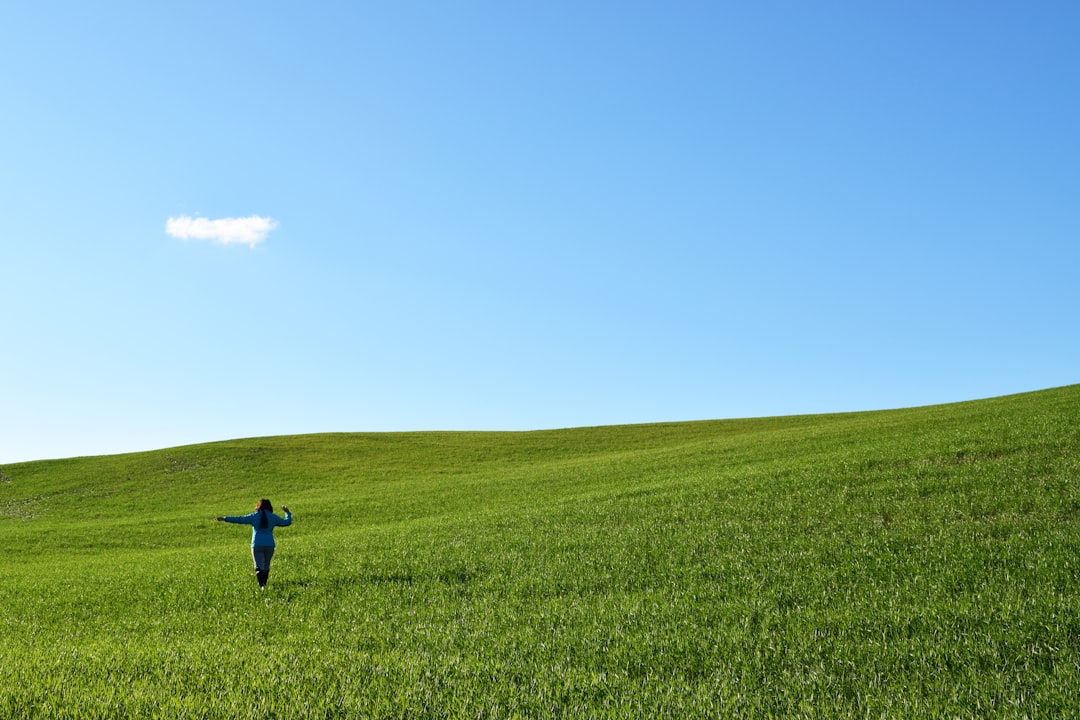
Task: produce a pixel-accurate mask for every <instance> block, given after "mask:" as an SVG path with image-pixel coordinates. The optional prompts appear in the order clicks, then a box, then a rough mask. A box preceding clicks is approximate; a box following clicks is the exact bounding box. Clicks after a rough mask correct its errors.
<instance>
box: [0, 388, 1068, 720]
mask: <svg viewBox="0 0 1080 720" xmlns="http://www.w3.org/2000/svg"><path fill="white" fill-rule="evenodd" d="M1078 420H1080V386H1072V387H1067V388H1059V389H1054V390H1047V391H1042V392H1036V393H1030V394H1024V395H1017V396H1010V397H1004V398H996V399H990V400H982V401H977V402H969V403H960V404H954V405H945V406H936V407H927V408H914V409H905V410H892V411H883V412H868V413H852V414H839V415H819V416H801V417H781V418H764V419H754V420H730V421H714V422H691V423H672V424H657V425H634V426H620V427H598V428H580V429H571V430H558V431H538V432H527V433H483V432H431V433H391V434H329V435H309V436H295V437H275V438H257V439H250V440H236V441H229V442H220V443H211V444H206V445H198V446H190V447H181V448H172V449H167V450H159V451H155V452H147V453H136V454H128V455H118V456H108V457H89V458H76V459H70V460H56V461H45V462H33V463H21V464H14V465H7V466H3V467H0V473H2V475H0V558H2V559H0V628H3V636H2V646H0V678H3V681H2V682H0V717H12V718H14V717H35V718H69V717H70V718H117V717H176V718H226V717H228V718H246V717H251V718H255V717H260V718H261V717H290V718H316V717H318V718H326V717H377V718H465V717H470V718H511V717H653V718H657V717H770V716H772V717H860V718H863V717H875V718H876V717H976V716H977V717H1023V716H1028V717H1063V716H1067V715H1070V714H1072V713H1073V712H1075V709H1076V708H1077V707H1080V676H1078V672H1080V614H1078V611H1080V478H1078V475H1080V472H1078V470H1080V460H1078V456H1077V450H1078V449H1080V423H1078ZM260 497H269V498H270V499H272V500H273V501H274V503H275V506H280V505H281V504H283V503H284V504H288V505H289V506H290V507H291V509H292V510H293V512H294V514H295V523H294V525H293V526H292V527H289V528H283V529H279V530H278V531H277V533H276V535H277V538H278V554H277V556H276V557H275V560H274V568H273V574H272V575H271V578H270V585H269V587H268V589H267V591H266V592H265V593H261V594H260V593H259V592H258V591H257V586H256V584H255V580H254V577H253V575H252V573H251V571H250V566H251V561H250V558H249V556H248V554H247V547H246V546H247V544H248V542H249V537H250V531H249V530H248V529H247V528H245V527H243V526H237V525H226V524H222V523H216V522H214V521H213V518H214V517H215V516H216V515H222V514H243V513H246V512H249V511H250V510H251V508H252V507H253V505H254V503H255V501H256V500H257V499H258V498H260Z"/></svg>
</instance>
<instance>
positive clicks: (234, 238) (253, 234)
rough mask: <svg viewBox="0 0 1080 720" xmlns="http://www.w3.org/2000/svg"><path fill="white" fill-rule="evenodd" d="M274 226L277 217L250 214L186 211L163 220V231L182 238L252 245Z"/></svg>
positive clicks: (264, 236)
mask: <svg viewBox="0 0 1080 720" xmlns="http://www.w3.org/2000/svg"><path fill="white" fill-rule="evenodd" d="M276 227H277V220H275V219H273V218H268V217H260V216H258V215H251V216H249V217H243V218H220V219H218V220H208V219H207V218H193V217H188V216H187V215H181V216H180V217H171V218H169V219H168V220H166V221H165V232H167V233H168V234H169V235H172V236H173V237H174V238H180V239H181V240H187V239H195V240H213V241H214V242H219V243H222V244H224V245H232V244H240V245H247V246H248V247H255V246H256V245H258V244H259V243H261V242H262V241H263V240H265V239H266V236H267V234H268V233H269V232H270V231H271V230H273V229H274V228H276Z"/></svg>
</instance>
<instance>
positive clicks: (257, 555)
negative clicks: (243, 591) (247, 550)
mask: <svg viewBox="0 0 1080 720" xmlns="http://www.w3.org/2000/svg"><path fill="white" fill-rule="evenodd" d="M273 557H274V548H273V547H254V546H253V547H252V548H251V559H252V560H254V561H255V577H256V579H257V580H258V581H259V586H260V587H266V580H267V578H269V577H270V560H271V559H272V558H273Z"/></svg>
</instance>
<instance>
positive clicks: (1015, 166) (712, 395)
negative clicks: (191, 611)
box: [0, 0, 1080, 463]
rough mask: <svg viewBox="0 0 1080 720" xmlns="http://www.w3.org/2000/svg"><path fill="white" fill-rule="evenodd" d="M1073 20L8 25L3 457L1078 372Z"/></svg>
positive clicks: (169, 8) (884, 404) (270, 17)
mask: <svg viewBox="0 0 1080 720" xmlns="http://www.w3.org/2000/svg"><path fill="white" fill-rule="evenodd" d="M1077 38H1080V3H1076V2H1054V1H1053V0H1049V1H1047V2H1038V3H1029V2H994V1H982V2H941V1H939V0H935V1H933V2H929V1H927V2H922V1H916V2H905V3H867V2H855V1H851V2H831V1H829V0H825V1H823V2H812V3H808V2H801V1H798V2H796V1H794V0H792V1H790V2H785V1H779V2H753V3H747V2H724V1H721V0H717V1H715V2H670V1H666V0H665V1H664V2H633V1H627V0H622V1H620V2H606V1H602V2H588V1H585V2H582V1H581V0H575V1H574V2H562V1H561V0H553V1H550V2H543V3H524V2H481V1H472V0H460V1H455V2H408V1H394V2H362V1H360V0H357V1H355V2H310V3H297V2H263V1H260V2H254V1H250V2H231V1H230V2H218V1H215V2H202V1H194V2H193V1H191V0H187V1H185V2H182V3H180V2H168V3H166V2H147V1H145V0H138V1H134V0H133V1H130V2H116V1H111V0H103V1H102V2H95V3H87V2H73V1H72V2H68V1H60V2H55V1H50V0H42V1H41V2H33V3H30V2H25V3H22V2H21V3H6V4H4V5H3V6H2V7H0V67H2V68H4V69H3V71H2V72H0V99H2V100H0V102H2V103H3V106H2V108H3V111H2V112H0V463H3V462H15V461H22V460H31V459H43V458H56V457H69V456H76V455H100V454H110V453H116V452H127V451H134V450H149V449H157V448H164V447H171V446H176V445H182V444H188V443H195V442H204V441H213V440H225V439H231V438H238V437H254V436H263V435H279V434H294V433H310V432H323V431H395V430H506V429H509V430H528V429H540V428H553V427H574V426H582V425H608V424H622V423H644V422H660V421H676V420H695V419H704V418H734V417H752V416H767V415H791V414H804V413H822V412H836V411H851V410H872V409H886V408H895V407H907V406H914V405H926V404H936V403H944V402H952V401H959V400H968V399H975V398H981V397H990V396H996V395H1003V394H1009V393H1014V392H1023V391H1028V390H1037V389H1041V388H1047V387H1055V386H1061V385H1068V384H1072V383H1075V382H1078V381H1080V370H1078V368H1080V363H1078V360H1080V357H1078V350H1080V341H1078V339H1077V333H1076V326H1077V311H1078V310H1080V302H1078V296H1080V289H1078V288H1080V283H1078V282H1077V279H1078V260H1080V250H1078V242H1077V241H1078V227H1080V202H1078V190H1080V92H1078V80H1077V79H1078V78H1080V42H1078V41H1077Z"/></svg>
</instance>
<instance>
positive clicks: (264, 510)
mask: <svg viewBox="0 0 1080 720" xmlns="http://www.w3.org/2000/svg"><path fill="white" fill-rule="evenodd" d="M281 509H282V510H284V511H285V517H281V516H279V515H275V514H274V506H273V505H271V504H270V501H269V500H267V499H266V498H263V499H262V500H260V501H259V502H258V503H257V504H256V505H255V512H253V513H251V514H250V515H225V516H222V517H219V518H218V522H230V523H238V524H240V525H250V526H251V559H252V560H254V561H255V577H256V579H257V580H258V581H259V587H260V588H265V587H266V580H267V579H268V578H269V577H270V560H271V558H273V557H274V528H275V527H285V526H287V525H292V513H291V512H289V506H288V505H282V506H281Z"/></svg>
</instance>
